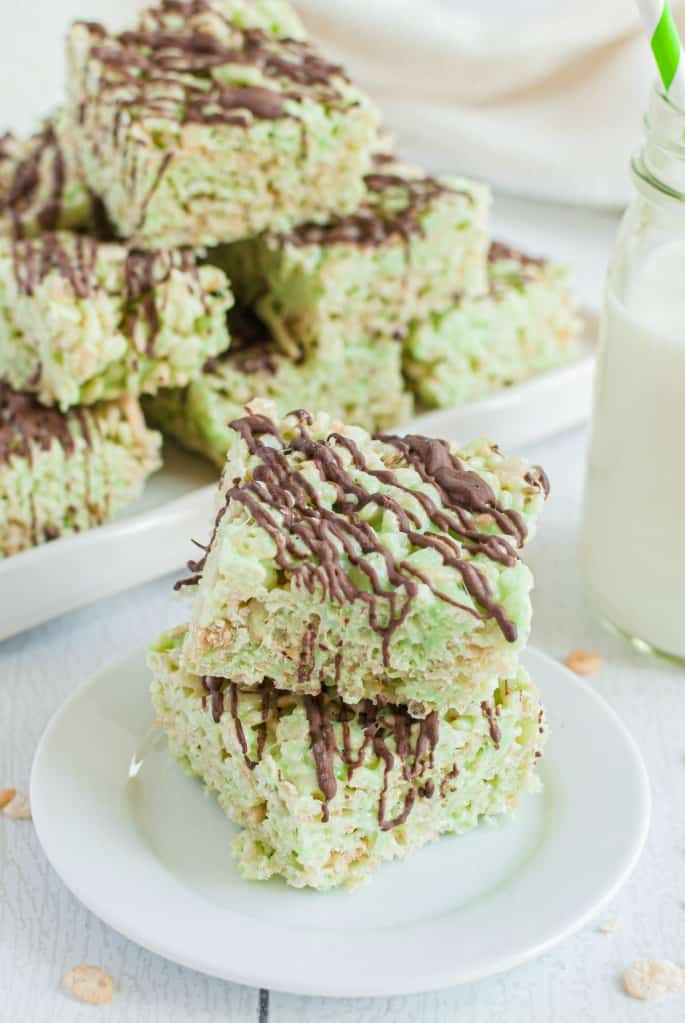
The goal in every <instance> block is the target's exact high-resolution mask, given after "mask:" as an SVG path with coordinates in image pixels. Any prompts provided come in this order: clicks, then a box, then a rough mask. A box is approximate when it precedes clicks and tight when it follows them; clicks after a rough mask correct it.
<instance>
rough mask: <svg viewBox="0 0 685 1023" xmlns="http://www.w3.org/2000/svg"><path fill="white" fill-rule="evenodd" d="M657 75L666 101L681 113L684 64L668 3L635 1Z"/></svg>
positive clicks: (684, 94)
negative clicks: (671, 102) (647, 38)
mask: <svg viewBox="0 0 685 1023" xmlns="http://www.w3.org/2000/svg"><path fill="white" fill-rule="evenodd" d="M637 5H638V7H639V9H640V14H641V15H642V20H643V22H644V24H645V28H646V29H647V32H648V34H649V42H650V45H651V47H652V53H653V54H654V59H655V60H656V66H657V68H658V69H659V76H660V77H661V81H662V83H663V86H664V91H665V92H666V94H667V96H668V97H669V99H671V100H672V101H673V103H675V105H676V106H678V107H680V108H681V109H682V110H685V65H684V64H683V57H682V44H681V42H680V35H679V34H678V29H677V28H676V23H675V21H674V20H673V14H672V12H671V5H670V3H669V2H668V0H637Z"/></svg>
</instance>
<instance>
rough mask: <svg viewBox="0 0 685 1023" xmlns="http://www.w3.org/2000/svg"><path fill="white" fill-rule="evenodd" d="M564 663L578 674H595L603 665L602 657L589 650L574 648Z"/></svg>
mask: <svg viewBox="0 0 685 1023" xmlns="http://www.w3.org/2000/svg"><path fill="white" fill-rule="evenodd" d="M564 664H565V665H566V667H567V668H570V669H571V671H575V673H576V675H594V674H595V672H596V671H599V669H600V668H601V667H602V658H601V657H600V656H599V654H593V653H591V652H590V651H589V650H572V651H571V653H570V654H569V655H568V657H567V658H566V660H565V661H564Z"/></svg>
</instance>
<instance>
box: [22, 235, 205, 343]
mask: <svg viewBox="0 0 685 1023" xmlns="http://www.w3.org/2000/svg"><path fill="white" fill-rule="evenodd" d="M99 250H100V243H98V241H96V240H95V239H94V238H89V237H86V236H85V235H70V234H66V233H55V234H44V235H42V236H41V237H40V238H35V239H24V240H21V241H15V242H14V244H13V263H14V276H15V280H16V282H17V287H18V289H19V291H20V292H21V293H22V294H24V295H33V294H34V292H35V290H36V288H37V287H38V285H40V284H41V283H42V282H43V281H44V280H45V278H46V277H47V276H48V275H49V274H51V273H53V272H56V273H59V274H60V275H61V276H62V277H63V278H64V279H65V280H66V281H67V282H68V283H69V285H70V286H71V288H72V290H73V292H74V295H75V296H76V298H79V299H86V298H89V297H91V295H92V294H93V293H94V291H95V290H96V289H97V287H98V282H97V278H96V273H95V271H96V266H97V259H98V253H99ZM174 270H180V271H181V272H182V273H185V274H188V275H190V276H191V277H193V278H194V280H195V282H196V283H197V284H198V287H199V278H198V270H197V264H196V261H195V255H194V253H193V252H192V250H190V249H160V250H159V251H156V252H142V251H138V250H135V249H132V250H129V251H128V252H127V254H126V258H125V260H124V267H123V275H124V295H123V298H124V306H125V314H124V317H123V322H122V323H121V327H120V329H121V331H122V332H123V333H124V334H125V335H126V336H127V337H129V338H132V337H133V336H134V333H135V329H136V326H137V324H138V323H139V322H141V321H143V322H144V323H145V324H146V325H147V330H148V333H147V340H146V352H147V354H148V355H152V354H153V353H154V343H155V340H156V338H157V335H158V334H159V330H160V327H161V320H160V316H159V311H158V308H157V295H156V289H157V288H159V287H161V286H162V285H164V284H165V283H166V282H167V281H168V280H169V278H170V276H171V274H172V272H173V271H174Z"/></svg>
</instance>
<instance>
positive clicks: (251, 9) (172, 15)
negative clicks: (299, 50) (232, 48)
mask: <svg viewBox="0 0 685 1023" xmlns="http://www.w3.org/2000/svg"><path fill="white" fill-rule="evenodd" d="M198 16H201V17H202V19H203V21H204V24H205V25H206V26H208V28H209V30H210V31H213V32H215V33H216V32H217V31H219V32H221V31H222V28H223V26H222V24H221V22H222V21H230V22H231V23H232V24H234V25H235V26H236V27H237V28H240V29H251V28H258V29H261V30H262V31H263V32H266V33H268V35H272V36H274V37H275V38H276V39H304V38H305V37H306V33H305V30H304V25H303V24H302V22H301V20H300V18H299V17H298V15H297V14H296V13H295V11H294V10H293V8H292V7H291V5H290V4H289V3H287V2H286V0H159V2H158V3H156V4H154V5H152V6H150V7H147V8H145V10H144V11H143V13H142V14H141V15H140V20H139V23H138V28H140V29H142V30H143V31H147V32H150V31H152V32H156V31H161V32H185V31H186V26H187V24H188V19H189V18H191V17H198Z"/></svg>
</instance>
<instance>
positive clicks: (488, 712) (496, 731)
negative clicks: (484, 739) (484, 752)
mask: <svg viewBox="0 0 685 1023" xmlns="http://www.w3.org/2000/svg"><path fill="white" fill-rule="evenodd" d="M480 709H481V711H482V714H483V717H484V718H485V720H486V721H487V723H488V727H489V729H490V738H491V739H492V741H493V743H494V744H495V748H496V749H499V744H500V740H501V738H502V732H501V730H500V727H499V724H498V723H497V714H496V710H495V708H494V707H493V706H492V704H491V703H488V701H487V700H483V702H482V703H481V705H480Z"/></svg>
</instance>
